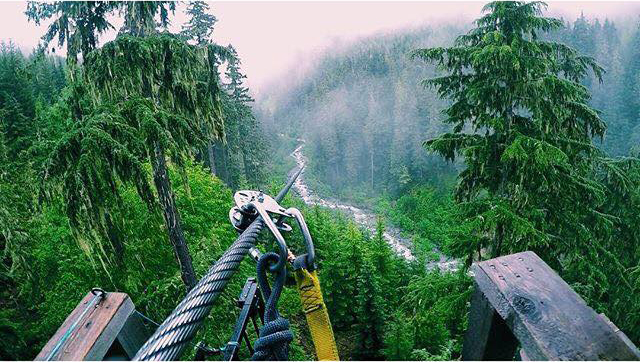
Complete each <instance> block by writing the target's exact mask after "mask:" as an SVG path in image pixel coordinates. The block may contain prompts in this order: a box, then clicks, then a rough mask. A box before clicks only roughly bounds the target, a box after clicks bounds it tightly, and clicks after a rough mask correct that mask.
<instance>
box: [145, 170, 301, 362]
mask: <svg viewBox="0 0 640 362" xmlns="http://www.w3.org/2000/svg"><path fill="white" fill-rule="evenodd" d="M301 172H302V169H299V170H298V171H297V172H296V173H295V174H294V175H293V176H292V177H291V178H290V180H289V182H287V185H286V186H285V187H284V188H283V189H282V190H281V191H280V193H278V195H277V196H276V197H275V199H276V201H278V202H280V201H282V199H283V198H284V196H285V195H286V194H287V192H288V191H289V189H290V188H291V186H292V185H293V183H294V182H295V180H296V178H298V175H300V173H301ZM263 227H264V222H263V221H262V219H261V218H260V217H258V218H257V219H256V220H255V221H253V222H252V223H251V225H249V227H247V229H246V230H245V231H244V232H242V234H240V236H238V238H237V239H236V241H235V242H234V243H233V244H231V246H230V247H229V248H228V249H227V251H225V253H224V254H223V255H222V257H220V259H218V261H217V262H216V263H215V264H214V265H213V266H212V267H211V268H210V269H209V271H208V272H207V274H205V276H204V277H202V279H200V281H198V283H197V284H196V286H195V287H193V289H191V290H190V291H189V293H187V296H186V297H185V298H184V299H183V300H182V301H181V302H180V304H178V306H177V307H176V308H175V309H174V310H173V312H171V314H170V315H169V316H168V317H167V319H165V320H164V322H162V324H161V325H160V326H159V327H158V328H157V329H156V331H155V332H154V333H153V335H152V336H151V338H149V340H147V342H145V344H144V345H143V346H142V347H141V348H140V350H138V353H136V355H135V357H134V358H133V360H134V361H158V360H170V361H171V360H175V359H177V358H178V357H179V356H180V354H181V353H182V351H183V350H184V348H185V347H186V345H187V343H189V342H190V341H191V340H192V339H193V337H194V336H195V334H196V333H197V332H198V329H199V328H200V326H201V325H202V322H203V321H204V319H205V318H206V317H207V316H208V315H209V313H210V312H211V308H212V307H213V303H214V302H215V300H216V299H217V298H218V296H219V295H220V293H222V291H223V290H224V287H225V286H226V285H227V283H228V282H229V279H231V277H232V276H233V274H234V273H235V271H236V270H237V269H238V266H239V265H240V262H241V261H242V259H244V257H245V255H247V253H248V252H249V249H250V248H251V247H253V246H255V243H256V240H257V238H258V234H259V233H260V231H261V230H262V228H263Z"/></svg>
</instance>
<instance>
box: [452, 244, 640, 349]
mask: <svg viewBox="0 0 640 362" xmlns="http://www.w3.org/2000/svg"><path fill="white" fill-rule="evenodd" d="M472 271H473V273H474V278H475V291H474V295H473V297H472V302H471V310H470V311H469V328H468V330H467V334H466V336H465V341H464V346H463V351H462V357H463V359H464V360H512V359H513V357H514V355H515V354H516V352H517V351H518V348H519V347H520V358H522V359H529V360H640V352H639V351H638V348H637V347H636V346H634V345H633V343H631V341H630V340H629V339H628V338H627V337H626V336H625V335H624V333H623V332H622V331H620V330H619V329H618V328H617V327H616V326H615V325H614V324H613V323H611V321H609V320H608V319H607V318H606V316H601V315H599V314H597V313H596V312H595V311H594V310H593V309H591V308H590V307H589V306H588V305H587V304H586V303H585V301H584V300H583V299H582V298H581V297H580V296H579V295H578V294H577V293H576V292H575V291H573V289H571V287H569V285H568V284H567V283H566V282H565V281H564V280H562V278H560V276H558V274H556V272H555V271H553V270H552V269H551V268H550V267H549V266H548V265H547V264H546V263H545V262H544V261H542V259H540V258H539V257H538V256H537V255H536V254H535V253H533V252H530V251H527V252H522V253H517V254H512V255H507V256H503V257H499V258H496V259H491V260H487V261H483V262H480V263H476V264H474V265H473V266H472Z"/></svg>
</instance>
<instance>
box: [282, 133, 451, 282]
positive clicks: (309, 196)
mask: <svg viewBox="0 0 640 362" xmlns="http://www.w3.org/2000/svg"><path fill="white" fill-rule="evenodd" d="M304 145H305V144H304V141H301V143H300V145H299V146H298V147H297V148H296V149H295V150H294V151H293V152H292V153H291V157H293V158H294V159H295V160H296V163H297V165H298V167H305V166H306V165H307V158H306V157H305V156H304V154H303V153H302V149H303V148H304ZM304 172H305V171H302V174H300V176H299V177H298V179H297V180H296V182H295V184H294V189H295V191H296V192H297V194H298V195H299V196H300V198H302V200H303V201H304V202H305V203H306V204H307V205H319V206H323V207H327V208H330V209H335V210H341V211H343V212H345V213H346V214H347V215H349V216H351V217H353V219H354V220H355V222H356V223H357V224H359V225H360V226H362V227H364V228H365V229H367V230H369V231H370V232H371V233H375V231H376V220H377V216H376V215H375V214H374V213H373V212H371V211H369V210H365V209H362V208H359V207H355V206H352V205H348V204H345V203H343V202H340V201H336V200H327V199H324V198H322V197H320V196H318V195H317V194H316V193H314V192H313V191H312V190H311V189H309V186H308V185H307V184H306V182H305V177H304V176H305V175H304ZM384 238H385V240H386V241H387V243H388V244H389V246H390V247H391V248H392V249H393V250H394V251H395V252H396V253H397V254H398V255H399V256H401V257H403V258H404V259H406V260H407V261H413V260H415V256H414V255H413V253H412V251H411V247H412V246H413V243H412V241H411V239H409V238H407V237H404V236H402V234H401V232H400V230H399V229H398V228H396V227H394V226H392V225H386V226H385V232H384ZM434 252H436V253H437V254H438V255H439V260H435V261H430V262H428V263H427V265H426V267H427V269H434V268H439V269H441V270H446V271H453V270H456V269H458V267H459V262H458V261H457V260H451V259H449V258H447V257H446V256H444V255H443V254H442V253H440V252H439V250H437V249H434Z"/></svg>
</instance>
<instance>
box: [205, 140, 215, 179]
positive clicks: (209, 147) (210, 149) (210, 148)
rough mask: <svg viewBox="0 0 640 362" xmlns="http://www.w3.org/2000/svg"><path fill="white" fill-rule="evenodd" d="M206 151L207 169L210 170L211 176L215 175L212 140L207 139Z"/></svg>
mask: <svg viewBox="0 0 640 362" xmlns="http://www.w3.org/2000/svg"><path fill="white" fill-rule="evenodd" d="M207 153H208V154H209V169H210V170H211V174H212V175H213V176H215V175H216V158H215V154H214V149H213V142H212V141H211V140H209V143H208V144H207Z"/></svg>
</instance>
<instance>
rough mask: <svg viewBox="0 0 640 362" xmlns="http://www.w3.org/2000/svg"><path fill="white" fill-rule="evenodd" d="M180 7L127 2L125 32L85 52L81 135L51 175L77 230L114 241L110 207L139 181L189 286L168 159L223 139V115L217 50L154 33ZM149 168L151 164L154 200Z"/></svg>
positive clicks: (64, 146) (67, 140)
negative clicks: (213, 53) (84, 226)
mask: <svg viewBox="0 0 640 362" xmlns="http://www.w3.org/2000/svg"><path fill="white" fill-rule="evenodd" d="M173 6H174V5H173V4H172V3H171V4H167V3H165V2H149V3H144V4H139V3H129V4H124V5H123V7H122V9H121V11H123V12H125V14H124V17H125V26H124V27H123V29H122V30H121V35H120V36H119V37H118V38H117V39H116V40H114V41H112V42H110V43H108V44H106V45H105V46H103V47H102V48H100V49H97V50H94V51H92V52H91V53H89V54H86V55H85V60H84V64H83V69H82V72H81V75H82V78H81V79H76V82H75V83H74V84H73V85H72V86H73V89H74V92H73V93H72V97H71V98H72V99H71V102H70V103H72V108H74V109H73V110H72V112H71V113H72V114H73V115H74V120H75V122H74V123H73V128H74V129H73V130H72V131H71V132H70V133H69V134H68V135H67V136H66V137H64V138H63V139H62V140H60V142H59V143H58V145H57V146H56V148H55V149H54V151H53V152H52V153H51V156H50V157H49V161H48V163H47V167H46V173H45V177H46V179H56V180H60V181H62V184H63V187H62V190H61V191H62V193H63V195H65V200H66V204H67V213H68V214H69V215H70V217H71V219H72V222H73V223H74V224H75V225H76V226H79V225H80V224H81V223H80V222H79V219H84V220H85V221H86V222H87V223H88V224H89V226H90V229H99V230H100V229H101V230H103V233H104V234H107V235H111V234H112V233H110V232H108V230H105V229H106V228H107V227H108V226H109V225H110V224H112V222H111V220H110V218H109V213H108V206H109V205H110V203H111V201H110V200H112V199H113V197H112V196H113V195H116V196H117V194H118V184H119V183H120V182H124V183H128V184H132V185H135V186H136V188H137V190H138V193H139V194H140V196H141V197H142V199H143V200H145V201H147V203H148V204H149V205H150V206H153V205H154V204H155V202H156V201H158V202H159V204H160V206H161V210H162V214H163V216H164V220H165V225H166V227H167V232H168V234H169V240H170V242H171V244H172V245H173V248H174V250H175V253H176V257H177V259H178V261H179V264H180V267H181V269H182V278H183V281H184V283H185V284H186V285H187V287H188V288H191V287H192V286H193V285H195V283H196V277H195V273H194V270H193V266H192V262H191V257H190V255H189V251H188V247H187V243H186V240H185V236H184V232H183V230H182V226H181V221H180V215H179V213H178V210H177V208H176V203H175V196H174V194H173V191H172V186H171V181H170V179H169V173H168V168H167V163H166V158H167V156H168V157H169V158H170V159H171V160H172V161H173V163H174V164H175V165H176V166H178V167H181V166H182V165H184V162H185V159H186V157H187V156H188V155H189V154H190V152H191V149H192V147H195V146H197V145H199V144H201V142H202V141H203V140H204V139H206V138H207V137H214V136H216V135H218V134H221V133H222V118H221V111H220V105H219V98H218V92H219V87H218V83H217V82H218V80H217V75H216V72H217V70H216V69H213V68H212V67H211V64H212V62H211V61H210V53H209V50H208V49H207V48H203V47H198V46H192V45H189V44H187V43H185V42H184V41H182V40H180V39H178V38H177V37H175V36H172V35H156V34H155V33H156V23H155V19H156V17H157V16H158V15H159V17H160V20H161V22H160V25H161V26H166V25H167V24H168V17H167V14H168V11H170V10H172V9H173ZM132 35H133V36H132ZM74 104H75V106H73V105H74ZM145 162H149V163H151V166H152V173H153V184H154V186H155V190H156V195H153V194H152V193H151V187H150V184H149V182H148V179H147V176H146V175H147V173H146V170H145V168H144V163H145ZM156 197H157V199H156ZM116 199H117V197H116ZM116 201H117V200H116Z"/></svg>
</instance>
